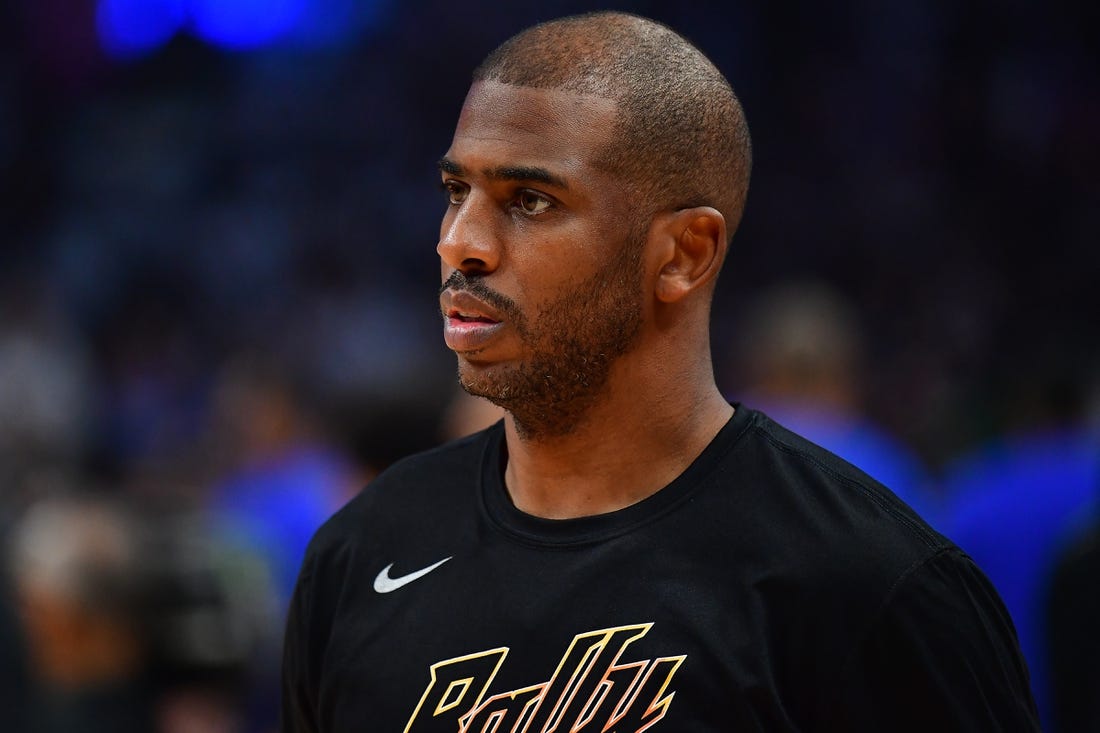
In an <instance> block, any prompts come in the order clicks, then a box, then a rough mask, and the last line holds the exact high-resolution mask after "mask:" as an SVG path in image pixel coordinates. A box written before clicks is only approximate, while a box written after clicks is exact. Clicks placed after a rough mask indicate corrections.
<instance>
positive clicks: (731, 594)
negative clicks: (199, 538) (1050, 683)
mask: <svg viewBox="0 0 1100 733" xmlns="http://www.w3.org/2000/svg"><path fill="white" fill-rule="evenodd" d="M749 161H750V149H749V137H748V132H747V127H746V124H745V120H744V116H743V114H742V112H741V108H740V105H739V104H738V102H737V99H736V97H735V96H734V94H733V92H732V91H731V89H730V88H729V85H728V84H727V82H726V81H725V79H724V78H723V77H722V75H721V74H720V73H719V72H718V71H717V70H716V69H715V68H714V66H713V65H712V64H711V63H710V62H709V61H708V60H707V59H706V58H705V57H704V56H703V55H702V54H701V53H700V52H699V51H698V50H697V49H695V48H694V47H693V46H691V45H690V44H688V43H687V42H686V41H685V40H684V39H682V38H681V37H679V36H678V35H676V34H675V33H673V32H672V31H670V30H669V29H667V28H665V27H663V26H660V25H658V24H656V23H653V22H651V21H648V20H645V19H642V18H638V17H634V16H630V15H624V14H619V13H598V14H593V15H587V16H580V17H574V18H566V19H563V20H559V21H555V22H551V23H548V24H544V25H540V26H536V27H534V28H532V29H529V30H527V31H525V32H523V33H521V34H519V35H518V36H516V37H514V38H512V39H511V40H509V41H507V42H506V43H505V44H504V45H503V46H501V47H500V48H499V49H497V50H496V51H495V52H494V53H493V54H491V55H490V56H489V57H488V59H486V61H485V62H484V63H483V64H482V65H481V66H480V67H479V68H478V70H477V71H476V72H475V74H474V83H473V86H472V87H471V88H470V92H469V95H468V96H467V98H466V102H465V104H464V106H463V108H462V112H461V115H460V117H459V120H458V126H457V129H456V130H455V135H454V139H453V142H452V144H451V147H450V149H449V150H448V151H447V152H446V154H445V155H444V156H443V158H442V160H441V161H440V166H439V167H440V170H441V173H442V182H443V186H444V190H445V193H446V198H447V210H446V214H445V215H444V218H443V224H442V228H441V232H440V241H439V246H438V251H439V254H440V258H441V260H442V275H443V277H442V279H443V288H442V291H441V294H440V306H441V310H442V313H443V318H444V338H445V340H446V342H447V345H448V346H449V347H450V348H451V349H452V350H454V351H455V352H456V354H457V356H458V371H459V377H460V381H461V382H462V385H463V386H464V387H465V389H466V390H467V391H469V392H471V393H474V394H476V395H481V396H484V397H486V398H488V399H489V400H491V401H492V402H494V403H496V404H497V405H500V406H501V407H503V408H504V409H505V410H506V412H507V414H506V417H505V419H504V420H503V422H501V423H498V424H497V425H495V426H494V427H492V428H489V429H488V430H486V431H483V432H481V433H478V434H476V435H474V436H471V437H469V438H466V439H463V440H460V441H458V442H456V443H451V444H448V445H446V446H444V447H442V448H439V449H437V450H435V451H432V452H430V453H427V454H423V455H420V456H418V457H414V458H412V459H410V460H407V461H404V462H401V463H399V464H397V465H396V466H394V467H393V468H392V469H391V470H390V471H388V472H387V473H385V474H383V475H382V476H381V477H380V478H378V479H377V480H376V481H375V482H373V483H372V484H371V485H370V486H369V487H368V488H367V489H366V490H365V491H364V493H363V494H362V495H360V496H359V497H358V498H356V499H355V500H353V501H352V502H351V503H350V505H349V506H348V507H347V508H345V509H344V510H342V511H341V512H340V513H339V514H337V515H336V517H335V518H333V519H332V520H331V521H330V522H329V523H328V524H327V525H326V526H325V527H324V528H323V529H322V530H321V531H320V532H319V533H318V535H317V537H316V538H315V539H314V541H313V543H312V544H311V548H310V551H309V553H308V556H307V559H306V562H305V564H304V566H303V569H302V572H301V575H300V577H299V581H298V587H297V590H296V594H295V600H294V604H293V607H292V609H291V619H290V625H289V630H288V635H287V645H286V656H285V659H284V675H285V679H284V703H283V717H284V720H283V726H284V730H285V731H326V732H336V731H341V732H343V731H368V730H369V731H386V732H387V733H388V732H389V731H404V732H405V733H412V732H416V733H421V732H423V731H452V732H453V731H469V732H471V733H473V732H478V733H482V732H489V731H495V732H496V733H504V732H505V731H508V732H510V733H515V732H519V731H525V732H527V733H549V731H561V732H564V731H569V732H570V733H580V732H582V731H583V732H584V733H589V732H597V731H599V732H603V731H616V732H617V733H633V732H635V731H642V730H649V729H651V728H652V729H653V730H656V731H667V732H668V733H685V731H709V732H717V731H741V730H891V731H896V730H967V731H969V730H1035V729H1036V725H1035V718H1034V706H1033V703H1032V702H1031V697H1030V694H1029V692H1028V688H1027V672H1026V670H1025V668H1024V665H1023V663H1022V661H1021V658H1020V655H1019V652H1018V649H1017V647H1016V643H1015V639H1014V634H1013V630H1012V626H1011V622H1010V621H1009V618H1008V616H1007V614H1006V613H1005V611H1004V608H1003V606H1002V605H1001V604H1000V602H999V601H998V599H997V597H996V594H995V592H994V591H993V589H992V588H991V587H990V585H989V584H988V583H987V582H986V581H985V579H984V578H983V576H982V575H981V573H980V572H979V571H978V570H977V568H975V567H974V566H973V564H972V563H971V562H970V561H969V560H968V559H967V558H966V557H965V556H964V555H962V554H961V553H960V552H959V551H958V550H957V549H956V548H955V547H953V546H952V545H951V544H950V543H949V542H948V541H947V540H945V539H944V538H943V537H941V536H939V535H938V534H936V533H935V532H934V531H932V530H931V529H929V528H928V526H927V525H925V524H924V523H923V522H922V521H921V520H920V519H919V518H918V517H917V516H916V515H915V514H913V513H912V512H911V510H909V509H908V508H907V507H906V506H905V505H904V504H902V503H901V502H900V501H898V500H897V499H896V497H894V496H893V495H892V494H890V493H889V492H888V491H887V490H886V489H885V488H883V487H882V486H880V485H879V484H877V483H875V482H874V481H873V480H872V479H870V478H869V477H867V476H866V475H864V474H862V473H860V472H859V471H857V470H856V469H854V468H852V467H851V466H849V465H847V464H845V463H844V462H842V461H841V460H839V459H837V458H835V457H833V456H832V455H830V454H828V453H826V452H825V451H823V450H821V449H819V448H817V447H816V446H814V445H812V444H810V443H808V442H806V441H805V440H802V439H800V438H799V437H797V436H795V435H793V434H791V433H789V432H788V431H785V430H784V429H783V428H781V427H779V426H778V425H775V424H774V423H772V422H770V421H769V420H768V419H767V418H766V417H764V416H763V415H761V414H759V413H756V412H754V411H752V410H751V409H749V408H747V407H742V406H731V405H730V404H728V403H727V402H726V401H725V400H724V399H723V398H722V396H721V394H720V392H719V391H718V389H717V388H716V386H715V382H714V377H713V372H712V367H711V362H710V346H709V336H708V318H709V309H710V301H711V294H712V291H713V288H714V282H715V278H716V277H717V275H718V271H719V269H720V267H721V265H722V261H723V259H724V258H725V255H726V252H727V248H728V246H729V238H730V236H731V235H732V233H733V231H734V230H735V229H736V227H737V224H738V221H739V219H740V217H741V211H742V207H743V204H744V199H745V192H746V189H747V186H748V177H749V167H750V165H749Z"/></svg>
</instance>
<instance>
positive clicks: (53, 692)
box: [12, 499, 154, 733]
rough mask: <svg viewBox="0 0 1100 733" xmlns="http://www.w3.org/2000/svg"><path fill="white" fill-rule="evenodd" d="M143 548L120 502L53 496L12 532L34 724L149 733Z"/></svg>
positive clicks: (73, 730)
mask: <svg viewBox="0 0 1100 733" xmlns="http://www.w3.org/2000/svg"><path fill="white" fill-rule="evenodd" d="M141 559H142V558H141V548H140V545H139V538H138V534H137V530H136V526H135V525H134V524H133V522H132V521H131V519H130V518H129V517H128V516H127V515H126V514H125V513H123V512H122V511H121V510H120V509H119V508H118V507H115V506H111V505H108V504H106V503H103V502H99V501H94V502H93V501H90V500H85V499H52V500H48V501H45V502H42V503H39V504H37V505H35V506H34V507H32V508H31V510H30V511H29V512H28V513H27V515H26V516H25V517H24V518H23V520H22V521H21V522H20V523H19V524H18V526H17V527H16V529H15V532H14V536H13V540H12V571H13V573H12V574H13V579H14V583H15V589H16V594H17V598H18V604H19V608H20V611H21V620H22V623H23V627H24V629H25V630H26V639H27V646H28V651H29V658H30V662H31V668H32V670H33V675H34V679H35V682H36V683H37V693H38V694H37V696H36V697H35V698H33V699H34V701H35V702H34V704H33V705H31V706H30V708H29V709H30V714H29V717H30V719H31V720H30V726H31V729H32V730H35V731H43V733H48V732H50V731H57V733H82V732H84V731H88V732H92V731H103V733H127V732H128V731H134V732H135V733H148V731H150V730H153V729H154V713H153V708H152V695H151V690H150V689H149V687H148V680H147V677H146V675H145V672H146V670H147V667H146V660H147V651H148V649H147V645H146V641H147V639H146V636H145V633H144V631H145V626H144V621H145V619H144V618H143V616H142V613H141V601H142V599H141V590H142V589H141V569H140V563H141Z"/></svg>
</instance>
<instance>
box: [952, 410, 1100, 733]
mask: <svg viewBox="0 0 1100 733" xmlns="http://www.w3.org/2000/svg"><path fill="white" fill-rule="evenodd" d="M1098 446H1100V435H1097V434H1096V433H1095V432H1094V430H1093V429H1091V428H1089V427H1076V428H1075V427H1071V426H1063V427H1049V428H1046V429H1043V430H1039V431H1033V432H1029V433H1025V434H1021V435H1014V436H1008V437H1005V438H1001V439H998V440H996V441H994V442H993V443H991V444H990V445H987V446H984V447H982V448H980V449H978V450H977V451H975V452H974V453H973V454H971V455H969V456H966V457H964V458H961V459H959V460H958V461H957V462H955V463H954V464H953V465H951V466H949V467H948V470H947V472H946V475H945V486H946V487H947V492H948V498H949V500H950V502H951V504H950V506H949V509H948V511H947V512H946V516H945V521H944V526H943V528H942V530H943V532H944V533H945V534H946V535H947V536H948V537H950V538H951V539H952V540H954V541H955V542H956V543H957V544H958V545H959V546H960V547H961V548H962V549H963V550H965V551H966V552H967V553H968V554H969V555H970V556H971V557H973V558H974V560H975V561H976V562H977V563H978V565H979V566H980V567H981V568H982V569H983V570H984V571H985V572H986V574H987V575H988V576H989V579H990V580H991V581H993V585H994V586H996V588H997V590H998V592H999V593H1000V594H1001V598H1002V599H1003V600H1004V602H1005V605H1006V606H1007V607H1008V610H1009V612H1010V613H1011V615H1012V620H1013V622H1014V623H1015V624H1016V631H1017V633H1018V635H1019V637H1020V648H1021V649H1022V651H1023V653H1024V656H1025V657H1026V658H1027V662H1028V667H1029V670H1030V672H1031V682H1032V690H1033V691H1034V693H1035V702H1036V704H1037V705H1038V707H1039V714H1040V716H1041V718H1042V720H1043V722H1044V724H1046V725H1049V724H1050V722H1051V707H1050V705H1051V694H1052V691H1051V678H1050V673H1049V661H1048V658H1047V648H1046V644H1045V641H1046V630H1045V627H1044V624H1043V619H1044V604H1045V603H1046V592H1047V588H1048V585H1049V583H1050V578H1051V575H1052V573H1053V572H1054V567H1055V563H1056V559H1057V557H1058V556H1059V554H1060V553H1061V552H1062V551H1063V550H1064V549H1065V547H1066V545H1067V544H1068V543H1069V542H1070V539H1071V538H1072V537H1073V536H1074V535H1075V534H1076V532H1077V531H1079V530H1080V529H1081V527H1082V526H1084V524H1085V523H1086V522H1088V521H1090V520H1091V519H1092V517H1094V516H1096V512H1097V511H1100V507H1098V502H1097V499H1098V496H1097V491H1096V487H1097V486H1100V448H1098ZM1098 577H1100V576H1098ZM1070 730H1072V729H1070Z"/></svg>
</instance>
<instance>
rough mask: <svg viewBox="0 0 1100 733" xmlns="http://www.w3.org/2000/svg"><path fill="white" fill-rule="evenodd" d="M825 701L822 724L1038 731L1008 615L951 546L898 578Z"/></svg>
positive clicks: (977, 573) (855, 728)
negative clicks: (824, 717) (825, 718)
mask: <svg viewBox="0 0 1100 733" xmlns="http://www.w3.org/2000/svg"><path fill="white" fill-rule="evenodd" d="M826 706H827V708H828V711H827V713H826V717H827V718H828V723H829V725H828V726H827V729H829V730H833V729H836V730H847V731H885V730H889V731H943V732H946V731H978V730H980V731H1038V730H1040V727H1039V722H1038V713H1037V712H1036V709H1035V702H1034V700H1033V698H1032V694H1031V689H1030V685H1029V681H1028V673H1027V666H1026V664H1025V662H1024V659H1023V656H1022V654H1021V653H1020V649H1019V644H1018V642H1017V640H1016V632H1015V629H1014V628H1013V625H1012V621H1011V619H1010V617H1009V615H1008V611H1007V610H1006V608H1005V606H1004V604H1003V603H1002V602H1001V599H1000V598H999V597H998V595H997V592H996V591H995V590H994V588H993V586H992V584H991V583H990V582H989V580H988V579H987V578H986V577H985V576H984V575H983V574H982V572H981V571H980V570H979V569H978V568H977V566H976V565H975V564H974V563H973V561H972V560H970V558H968V557H967V556H966V555H964V554H963V553H962V552H960V551H959V550H957V549H954V548H951V549H945V550H943V551H941V552H939V553H938V554H936V555H934V556H932V558H931V559H929V560H926V561H925V562H923V563H922V564H920V565H918V566H917V567H915V568H914V569H913V570H911V571H910V572H908V573H906V574H905V575H903V577H902V578H901V579H899V581H898V582H897V584H895V586H894V589H893V590H892V592H891V593H890V595H889V596H888V598H887V599H886V601H885V603H884V605H883V607H882V609H881V610H880V612H879V614H878V616H877V617H876V619H875V621H874V622H873V623H872V626H871V628H870V629H869V630H868V633H867V634H866V635H865V636H864V638H863V639H862V640H861V641H860V642H859V643H858V644H857V645H856V648H855V649H853V651H852V653H851V654H850V655H849V657H848V659H847V660H846V661H845V662H844V663H843V665H842V667H841V673H840V675H839V677H838V679H837V686H836V688H835V695H834V696H832V698H831V699H830V700H828V701H827V702H826Z"/></svg>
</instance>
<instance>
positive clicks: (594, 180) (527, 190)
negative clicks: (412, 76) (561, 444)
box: [438, 82, 645, 436]
mask: <svg viewBox="0 0 1100 733" xmlns="http://www.w3.org/2000/svg"><path fill="white" fill-rule="evenodd" d="M614 122H615V104H614V102H612V101H611V100H608V99H604V98H601V97H593V96H587V95H578V94H573V93H570V92H564V91H560V90H546V89H532V88H527V87H517V86H510V85H505V84H498V83H495V82H480V83H477V84H475V85H474V86H473V87H472V88H471V90H470V94H469V95H468V96H467V98H466V103H465V105H464V106H463V109H462V114H461V116H460V117H459V121H458V127H457V128H456V130H455V135H454V140H453V142H452V143H451V148H450V150H448V151H447V154H446V155H445V156H444V157H443V159H442V160H441V161H440V170H441V172H442V179H443V186H444V190H445V192H446V195H447V200H448V207H447V212H446V214H445V215H444V217H443V223H442V226H441V228H440V237H439V246H438V251H439V255H440V258H441V260H442V276H443V288H442V290H441V293H440V307H441V310H442V313H443V318H444V339H445V340H446V342H447V345H448V346H449V347H450V348H451V349H452V350H454V351H455V353H456V354H457V355H458V365H459V378H460V380H461V382H462V385H463V387H465V388H466V390H467V391H469V392H471V393H472V394H477V395H481V396H484V397H487V398H489V399H490V400H492V401H493V402H495V403H497V404H499V405H501V406H502V407H504V408H505V409H507V410H509V411H510V412H511V413H512V414H513V416H515V418H516V424H517V426H518V427H519V428H520V429H521V430H524V431H526V432H527V433H529V434H530V435H532V436H536V435H543V436H547V435H557V434H563V433H566V432H569V430H571V429H572V428H573V427H574V426H575V425H576V423H577V421H578V419H580V418H581V417H583V415H584V413H585V411H586V410H587V409H588V407H589V406H591V404H592V403H593V402H595V401H596V400H597V399H598V398H599V396H600V394H601V393H602V391H603V389H604V388H605V386H606V384H607V380H608V376H609V372H610V369H611V366H612V364H613V363H614V361H615V360H616V359H617V358H618V357H619V356H621V355H623V354H624V353H626V352H627V351H629V349H630V347H631V346H632V345H633V344H634V342H635V340H636V337H637V335H638V332H639V328H640V325H641V321H642V308H643V298H642V248H643V243H644V241H643V240H644V236H645V232H644V231H640V232H636V231H634V230H635V229H637V227H635V226H633V222H634V219H635V216H633V212H631V211H630V209H629V206H628V195H627V191H626V189H625V187H624V186H623V185H622V183H621V182H619V181H616V180H615V179H613V178H612V177H611V176H610V175H609V174H607V173H605V172H603V171H601V170H599V169H598V168H597V167H595V165H594V164H595V161H596V160H598V157H599V155H600V153H601V152H602V151H603V149H604V147H605V146H606V145H607V144H608V141H609V140H610V138H611V135H612V132H613V130H614Z"/></svg>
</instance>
